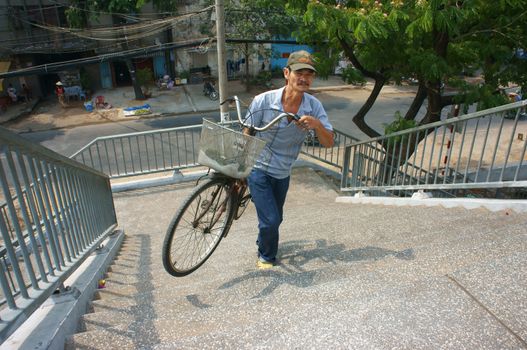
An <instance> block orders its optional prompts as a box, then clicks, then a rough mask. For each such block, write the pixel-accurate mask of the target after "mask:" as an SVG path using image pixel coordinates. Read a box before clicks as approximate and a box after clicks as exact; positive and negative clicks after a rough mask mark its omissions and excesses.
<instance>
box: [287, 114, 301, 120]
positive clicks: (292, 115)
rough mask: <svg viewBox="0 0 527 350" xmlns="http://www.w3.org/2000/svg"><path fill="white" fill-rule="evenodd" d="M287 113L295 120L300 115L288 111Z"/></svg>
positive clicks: (298, 118)
mask: <svg viewBox="0 0 527 350" xmlns="http://www.w3.org/2000/svg"><path fill="white" fill-rule="evenodd" d="M289 115H290V116H291V118H293V120H295V121H299V120H300V116H299V115H298V114H293V113H289Z"/></svg>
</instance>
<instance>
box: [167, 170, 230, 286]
mask: <svg viewBox="0 0 527 350" xmlns="http://www.w3.org/2000/svg"><path fill="white" fill-rule="evenodd" d="M232 210H233V196H231V189H230V182H229V181H228V180H226V179H222V178H214V177H213V178H211V179H208V180H206V181H204V182H203V183H201V184H200V185H199V186H198V187H196V188H195V189H194V191H193V192H192V193H191V194H190V196H189V197H188V198H187V200H186V201H185V202H184V203H183V205H182V206H181V208H180V209H179V210H178V212H177V213H176V215H175V216H174V218H173V219H172V222H171V223H170V226H169V227H168V230H167V233H166V236H165V241H164V243H163V265H164V267H165V270H166V271H167V272H168V273H170V274H171V275H173V276H177V277H181V276H185V275H188V274H190V273H191V272H193V271H195V270H196V269H197V268H198V267H200V266H201V265H202V264H203V263H204V262H205V261H206V260H207V259H208V258H209V257H210V255H211V254H212V252H214V250H215V249H216V247H217V246H218V244H219V243H220V240H221V238H222V237H223V236H224V235H225V234H226V233H227V232H228V230H229V229H230V224H231V222H232V218H231V216H232V215H231V214H232Z"/></svg>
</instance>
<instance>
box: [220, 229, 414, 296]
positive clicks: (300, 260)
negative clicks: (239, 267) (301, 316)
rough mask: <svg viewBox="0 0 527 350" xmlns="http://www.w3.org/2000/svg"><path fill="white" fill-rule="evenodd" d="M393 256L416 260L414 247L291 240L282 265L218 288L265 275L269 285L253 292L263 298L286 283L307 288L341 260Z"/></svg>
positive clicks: (282, 253) (283, 250)
mask: <svg viewBox="0 0 527 350" xmlns="http://www.w3.org/2000/svg"><path fill="white" fill-rule="evenodd" d="M390 256H393V257H395V258H396V259H401V260H413V259H415V256H414V251H413V249H411V248H410V249H405V250H402V251H396V250H390V249H384V248H380V247H373V246H366V247H361V248H354V249H347V248H346V246H345V245H344V244H341V243H336V244H328V242H327V240H325V239H320V240H316V241H314V242H312V241H306V240H301V241H289V242H285V243H284V244H282V245H281V247H280V256H279V261H280V263H279V266H278V267H277V268H273V269H270V270H255V271H250V272H248V273H246V274H245V275H243V276H239V277H236V278H234V279H232V280H230V281H228V282H226V283H224V284H223V285H221V286H220V287H219V288H218V289H219V290H223V289H229V288H233V287H236V286H237V285H241V284H242V283H246V282H247V281H250V280H254V279H260V278H262V277H266V278H267V279H268V284H267V285H266V286H265V287H264V288H263V289H262V290H261V291H259V292H258V293H257V294H256V295H254V296H253V297H252V298H251V299H257V298H262V297H265V296H268V295H270V294H271V293H273V292H274V291H275V290H276V289H277V288H278V287H280V286H281V285H284V284H288V285H291V286H295V287H298V288H307V287H310V286H313V285H314V284H316V281H315V277H316V276H317V274H318V273H319V272H320V270H322V269H325V268H326V267H327V265H328V264H329V265H333V266H336V265H337V264H338V263H339V262H342V263H353V262H367V261H377V260H381V259H384V258H387V257H390ZM317 260H319V261H320V262H322V264H320V263H318V264H317V266H315V268H314V269H310V270H307V269H306V268H305V266H306V265H307V264H308V263H313V262H315V261H317Z"/></svg>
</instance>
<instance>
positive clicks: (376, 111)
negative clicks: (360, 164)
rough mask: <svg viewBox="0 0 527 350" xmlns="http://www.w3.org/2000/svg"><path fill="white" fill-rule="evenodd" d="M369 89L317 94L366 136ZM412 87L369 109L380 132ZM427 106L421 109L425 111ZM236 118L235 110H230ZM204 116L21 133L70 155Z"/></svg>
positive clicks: (338, 124)
mask: <svg viewBox="0 0 527 350" xmlns="http://www.w3.org/2000/svg"><path fill="white" fill-rule="evenodd" d="M369 93H370V90H369V89H367V88H361V87H353V88H337V87H336V88H335V89H327V90H321V91H316V92H315V93H314V95H315V96H316V97H317V98H318V99H320V101H321V102H322V103H323V105H324V107H325V109H326V112H327V113H328V116H329V118H330V120H331V122H332V124H333V126H334V128H336V129H338V130H340V131H342V132H344V133H346V134H348V135H350V136H353V137H356V138H359V139H365V138H367V136H366V135H365V134H364V133H362V132H361V131H360V130H359V129H358V128H357V127H356V126H355V124H354V123H353V121H352V117H353V115H354V114H355V113H356V112H357V111H358V110H359V109H360V107H361V106H362V104H363V103H364V101H365V100H366V99H367V97H368V95H369ZM413 96H414V95H413V92H412V91H411V90H409V89H407V87H406V89H402V88H401V89H396V88H394V87H386V88H385V89H383V92H382V93H381V96H380V97H379V99H378V100H377V102H376V103H375V105H374V106H373V108H372V109H371V110H370V112H369V113H368V116H367V119H366V120H367V123H368V124H369V125H370V126H371V127H372V128H374V129H375V130H377V131H378V132H379V133H381V134H382V133H383V132H384V124H387V123H390V122H391V121H392V120H393V116H394V114H395V112H396V111H398V110H399V111H401V113H404V112H405V111H406V109H407V108H408V106H409V105H410V104H411V102H412V99H413ZM424 111H425V107H423V108H422V110H421V115H423V114H424ZM231 113H232V115H231V118H234V111H232V112H231ZM202 118H211V119H214V120H218V119H219V115H218V113H217V112H204V113H199V112H198V113H187V114H177V115H168V116H167V115H165V116H161V117H146V118H140V119H133V120H119V121H108V122H106V123H99V124H91V125H81V126H74V127H69V128H60V129H52V130H45V131H36V132H24V133H22V134H21V135H22V136H23V137H25V138H27V139H29V140H31V141H34V142H37V143H40V144H41V145H43V146H45V147H47V148H49V149H51V150H53V151H56V152H58V153H60V154H62V155H65V156H71V155H72V154H73V153H75V152H76V151H78V150H79V149H81V148H82V147H83V146H85V145H86V144H88V143H89V142H90V141H92V140H93V139H95V138H96V137H99V136H108V135H117V134H127V133H134V132H140V131H148V130H155V129H166V128H173V127H179V126H186V125H194V124H200V123H201V120H202Z"/></svg>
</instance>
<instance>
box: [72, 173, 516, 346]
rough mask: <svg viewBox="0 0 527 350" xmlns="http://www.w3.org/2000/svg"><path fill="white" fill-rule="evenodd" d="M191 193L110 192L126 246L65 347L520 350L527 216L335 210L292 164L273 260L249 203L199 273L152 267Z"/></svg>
mask: <svg viewBox="0 0 527 350" xmlns="http://www.w3.org/2000/svg"><path fill="white" fill-rule="evenodd" d="M191 189H192V185H190V184H188V185H179V186H171V187H164V188H156V189H149V190H144V191H135V192H127V193H121V194H118V195H116V197H115V204H116V210H117V213H118V219H119V223H120V227H121V228H122V229H124V230H125V233H126V235H127V236H126V238H125V240H124V243H123V245H122V248H121V252H120V253H119V255H118V257H117V258H116V260H115V262H114V264H113V265H112V266H111V268H110V269H109V271H108V273H107V279H106V281H107V282H106V288H104V289H100V290H99V291H98V292H97V293H96V295H94V300H93V302H92V304H91V305H90V310H91V313H88V314H86V315H84V316H83V317H82V320H81V322H80V324H79V327H78V329H79V332H78V333H77V334H75V335H72V336H71V337H69V338H68V339H67V341H66V345H65V347H66V349H195V348H203V349H207V348H211V349H212V348H213V349H218V348H261V349H269V348H273V349H285V348H306V349H322V348H324V349H326V348H336V349H338V348H347V349H349V348H353V349H382V348H391V349H394V348H395V349H403V348H404V349H407V348H412V349H414V348H427V349H428V348H451V349H459V348H474V349H475V348H478V349H496V348H500V349H507V348H511V349H518V348H527V343H526V340H527V302H526V300H527V271H526V269H525V268H524V267H525V262H526V261H527V230H526V227H527V226H526V224H527V214H525V213H516V212H514V211H511V210H509V211H499V212H490V211H488V210H486V209H472V210H467V209H461V208H453V209H446V208H443V207H422V206H421V207H418V206H413V207H402V206H397V207H391V206H378V205H371V204H370V205H368V204H360V205H358V204H345V203H336V202H335V198H336V197H337V196H338V193H337V191H336V189H335V188H334V187H333V185H332V184H331V183H330V182H329V181H326V180H325V179H324V178H323V177H321V176H319V175H318V174H317V173H316V172H314V171H313V170H311V169H309V168H299V169H295V171H294V173H293V178H292V183H291V188H290V192H289V195H288V200H287V202H286V208H285V220H284V223H283V226H282V229H281V244H280V253H279V254H280V255H279V259H280V265H279V266H276V267H275V268H273V269H271V270H268V271H260V270H257V269H256V267H255V262H256V246H255V239H256V226H257V220H256V214H255V211H254V208H253V207H252V206H251V207H250V208H249V209H248V210H247V211H246V213H245V214H244V216H242V218H241V219H240V220H239V221H237V222H235V223H234V224H233V227H232V229H231V232H230V234H229V236H228V237H227V238H226V239H225V240H223V241H222V242H221V243H220V245H219V247H218V249H217V250H216V251H215V253H214V254H213V255H212V257H211V258H210V259H209V260H208V261H207V262H206V263H205V264H204V265H203V266H202V267H201V268H200V269H198V270H197V271H196V272H194V273H193V274H191V275H189V276H187V277H183V278H174V277H171V276H170V275H169V274H168V273H166V272H165V271H164V269H163V267H162V263H161V245H162V242H163V238H164V235H165V229H166V227H167V226H168V223H169V222H170V219H171V216H172V215H173V213H175V211H176V209H177V207H178V206H179V204H180V203H181V201H182V200H183V199H184V198H185V197H186V195H187V194H188V193H190V190H191Z"/></svg>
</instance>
